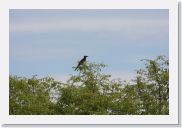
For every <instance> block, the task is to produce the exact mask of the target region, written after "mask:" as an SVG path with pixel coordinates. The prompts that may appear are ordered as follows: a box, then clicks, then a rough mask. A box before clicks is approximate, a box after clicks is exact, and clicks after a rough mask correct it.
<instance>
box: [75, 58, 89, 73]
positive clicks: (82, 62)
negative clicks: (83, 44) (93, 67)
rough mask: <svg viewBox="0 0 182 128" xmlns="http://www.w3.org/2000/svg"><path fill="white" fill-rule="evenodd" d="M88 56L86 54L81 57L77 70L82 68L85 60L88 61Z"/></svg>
mask: <svg viewBox="0 0 182 128" xmlns="http://www.w3.org/2000/svg"><path fill="white" fill-rule="evenodd" d="M87 57H88V56H84V57H83V59H81V60H80V61H79V63H78V65H77V67H76V68H75V71H76V70H77V69H78V68H80V66H81V65H83V64H84V62H85V61H86V58H87Z"/></svg>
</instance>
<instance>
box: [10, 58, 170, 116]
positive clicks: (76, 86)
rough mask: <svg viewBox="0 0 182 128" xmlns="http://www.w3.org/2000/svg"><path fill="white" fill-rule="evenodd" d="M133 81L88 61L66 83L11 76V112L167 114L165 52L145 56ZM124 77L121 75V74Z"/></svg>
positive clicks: (33, 113) (40, 113) (20, 113)
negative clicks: (155, 56) (118, 76)
mask: <svg viewBox="0 0 182 128" xmlns="http://www.w3.org/2000/svg"><path fill="white" fill-rule="evenodd" d="M144 61H145V68H144V69H140V70H137V73H136V74H137V75H136V78H134V79H133V80H132V81H128V82H125V81H120V80H111V75H108V74H103V73H102V69H103V68H105V67H106V65H104V64H96V63H88V62H87V63H85V64H84V65H83V66H82V68H81V69H79V70H78V74H77V75H72V76H71V77H70V79H69V80H68V81H67V82H66V83H61V82H58V81H55V80H54V79H53V78H50V77H45V78H42V79H38V78H37V77H36V76H33V77H32V78H29V79H28V78H24V77H17V76H10V78H9V113H10V114H11V115H164V114H165V115H166V114H169V69H168V67H169V63H168V59H167V58H166V57H164V56H159V57H157V58H156V59H155V60H144ZM121 77H122V76H121Z"/></svg>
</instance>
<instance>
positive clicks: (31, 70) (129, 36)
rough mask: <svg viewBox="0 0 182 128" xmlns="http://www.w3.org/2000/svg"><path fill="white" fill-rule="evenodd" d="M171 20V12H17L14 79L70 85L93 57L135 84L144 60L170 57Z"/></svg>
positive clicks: (12, 26) (12, 32) (13, 18)
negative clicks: (78, 69) (83, 62)
mask: <svg viewBox="0 0 182 128" xmlns="http://www.w3.org/2000/svg"><path fill="white" fill-rule="evenodd" d="M168 19H169V15H168V10H167V9H108V10H107V9H100V10H95V9H91V10H69V9H68V10H64V9H60V10H35V9H34V10H28V9H26V10H24V9H21V10H15V9H11V10H10V12H9V53H10V55H9V56H10V58H9V59H10V61H9V69H10V75H17V76H25V77H31V76H33V75H38V76H40V77H45V76H52V77H54V78H55V79H56V80H60V81H66V80H67V79H68V78H69V76H70V74H78V72H75V71H74V69H73V68H72V67H75V66H76V65H77V63H78V61H79V60H80V59H82V58H83V56H84V55H88V56H89V57H88V58H87V61H89V62H95V63H104V64H106V65H108V67H106V68H105V69H104V70H103V72H104V73H106V74H111V76H112V78H113V79H116V78H120V79H123V80H130V79H133V78H134V77H135V75H136V70H137V69H139V68H143V67H144V63H143V62H141V61H140V60H141V59H154V58H156V57H157V56H159V55H165V56H167V57H168V56H169V55H168V54H169V20H168Z"/></svg>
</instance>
